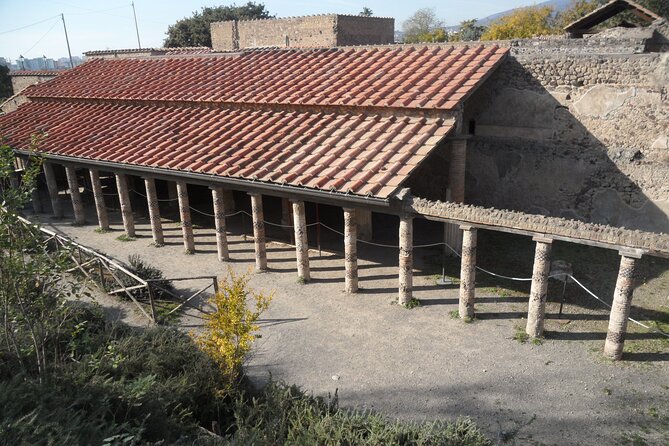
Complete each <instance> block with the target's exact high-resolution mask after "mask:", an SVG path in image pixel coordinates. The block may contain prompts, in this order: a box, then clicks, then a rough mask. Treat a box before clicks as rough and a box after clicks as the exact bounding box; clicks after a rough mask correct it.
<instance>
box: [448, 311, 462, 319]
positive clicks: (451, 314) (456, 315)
mask: <svg viewBox="0 0 669 446" xmlns="http://www.w3.org/2000/svg"><path fill="white" fill-rule="evenodd" d="M448 317H450V318H451V319H460V311H458V310H451V311H449V312H448Z"/></svg>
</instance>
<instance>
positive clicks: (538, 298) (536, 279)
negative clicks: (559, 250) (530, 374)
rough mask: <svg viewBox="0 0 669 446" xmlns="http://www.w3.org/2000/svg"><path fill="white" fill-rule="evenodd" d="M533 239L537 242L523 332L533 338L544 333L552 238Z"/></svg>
mask: <svg viewBox="0 0 669 446" xmlns="http://www.w3.org/2000/svg"><path fill="white" fill-rule="evenodd" d="M533 240H534V241H535V242H536V243H537V246H536V249H535V252H534V267H533V270H532V286H531V288H530V301H529V306H528V310H527V327H526V328H525V332H526V333H527V334H528V335H530V336H532V337H533V338H538V337H540V336H541V335H543V333H544V318H545V316H546V295H547V292H548V273H549V272H550V268H551V247H552V243H553V240H551V239H548V238H543V237H534V239H533Z"/></svg>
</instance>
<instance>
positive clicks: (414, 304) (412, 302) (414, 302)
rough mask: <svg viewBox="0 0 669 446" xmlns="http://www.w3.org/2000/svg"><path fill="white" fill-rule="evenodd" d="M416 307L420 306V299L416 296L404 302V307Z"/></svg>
mask: <svg viewBox="0 0 669 446" xmlns="http://www.w3.org/2000/svg"><path fill="white" fill-rule="evenodd" d="M416 307H420V300H418V299H416V298H415V297H412V298H411V300H410V301H409V302H407V303H406V304H404V308H407V309H409V310H411V309H412V308H416Z"/></svg>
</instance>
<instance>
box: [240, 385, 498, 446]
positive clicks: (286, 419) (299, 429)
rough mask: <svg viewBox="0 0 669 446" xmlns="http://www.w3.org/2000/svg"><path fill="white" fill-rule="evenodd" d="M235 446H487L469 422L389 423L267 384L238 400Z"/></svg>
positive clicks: (378, 416)
mask: <svg viewBox="0 0 669 446" xmlns="http://www.w3.org/2000/svg"><path fill="white" fill-rule="evenodd" d="M235 420H236V422H235V426H234V428H236V431H235V432H234V433H232V434H231V435H230V437H229V438H228V441H230V443H231V444H254V445H282V444H304V445H310V444H332V445H339V444H347V445H398V446H399V445H403V446H410V445H445V446H451V445H452V446H456V445H457V446H488V445H491V444H492V443H491V442H490V440H488V439H487V438H486V437H485V436H484V435H483V434H482V433H481V431H480V430H479V429H478V427H477V426H476V425H475V424H474V423H473V422H472V421H471V420H469V419H466V418H464V419H458V420H457V421H455V422H453V423H447V422H441V421H439V422H432V423H426V422H423V423H418V422H402V421H389V420H387V419H386V418H384V417H383V416H381V415H378V414H375V413H372V412H359V411H346V410H341V409H339V407H338V402H337V396H336V395H335V397H334V398H332V399H324V398H314V397H311V396H307V395H305V394H304V393H302V392H301V391H300V390H299V389H298V388H297V387H295V386H290V387H289V386H285V385H282V384H277V383H269V384H268V385H267V386H266V387H265V388H264V389H263V390H262V391H261V393H260V394H259V395H256V396H255V397H253V398H250V399H242V398H240V399H239V400H238V401H237V405H236V409H235Z"/></svg>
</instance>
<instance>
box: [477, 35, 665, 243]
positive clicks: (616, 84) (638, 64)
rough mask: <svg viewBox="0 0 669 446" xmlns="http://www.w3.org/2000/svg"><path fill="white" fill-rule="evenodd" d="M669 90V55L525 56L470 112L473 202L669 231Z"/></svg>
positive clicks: (512, 61)
mask: <svg viewBox="0 0 669 446" xmlns="http://www.w3.org/2000/svg"><path fill="white" fill-rule="evenodd" d="M581 42H583V40H581ZM668 85H669V53H646V54H606V55H602V54H599V55H597V54H593V55H588V54H583V53H578V52H577V54H559V53H552V54H546V52H545V51H537V52H535V53H533V52H532V51H530V50H529V49H525V50H523V51H520V52H517V54H515V55H513V56H511V57H509V59H508V60H507V61H506V62H505V63H504V64H503V66H502V67H501V68H500V69H499V70H498V71H497V72H496V73H495V74H494V75H493V77H492V78H491V79H490V80H489V81H488V82H487V83H486V84H485V85H484V87H483V88H481V89H480V90H479V91H478V92H477V93H476V95H475V96H474V97H472V98H471V99H470V100H469V101H468V103H467V106H466V107H465V110H466V113H465V116H464V122H465V126H466V125H467V123H468V122H470V121H474V122H475V136H474V137H473V138H472V139H471V140H470V142H469V149H468V162H467V201H468V202H470V203H473V204H478V205H484V206H495V207H499V208H505V209H515V210H521V211H526V212H532V213H539V214H544V215H552V216H560V217H568V218H574V219H579V220H584V221H591V222H595V223H603V224H610V225H614V226H624V227H628V228H635V229H642V230H648V231H655V232H665V233H669V101H668V98H667V86H668Z"/></svg>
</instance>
